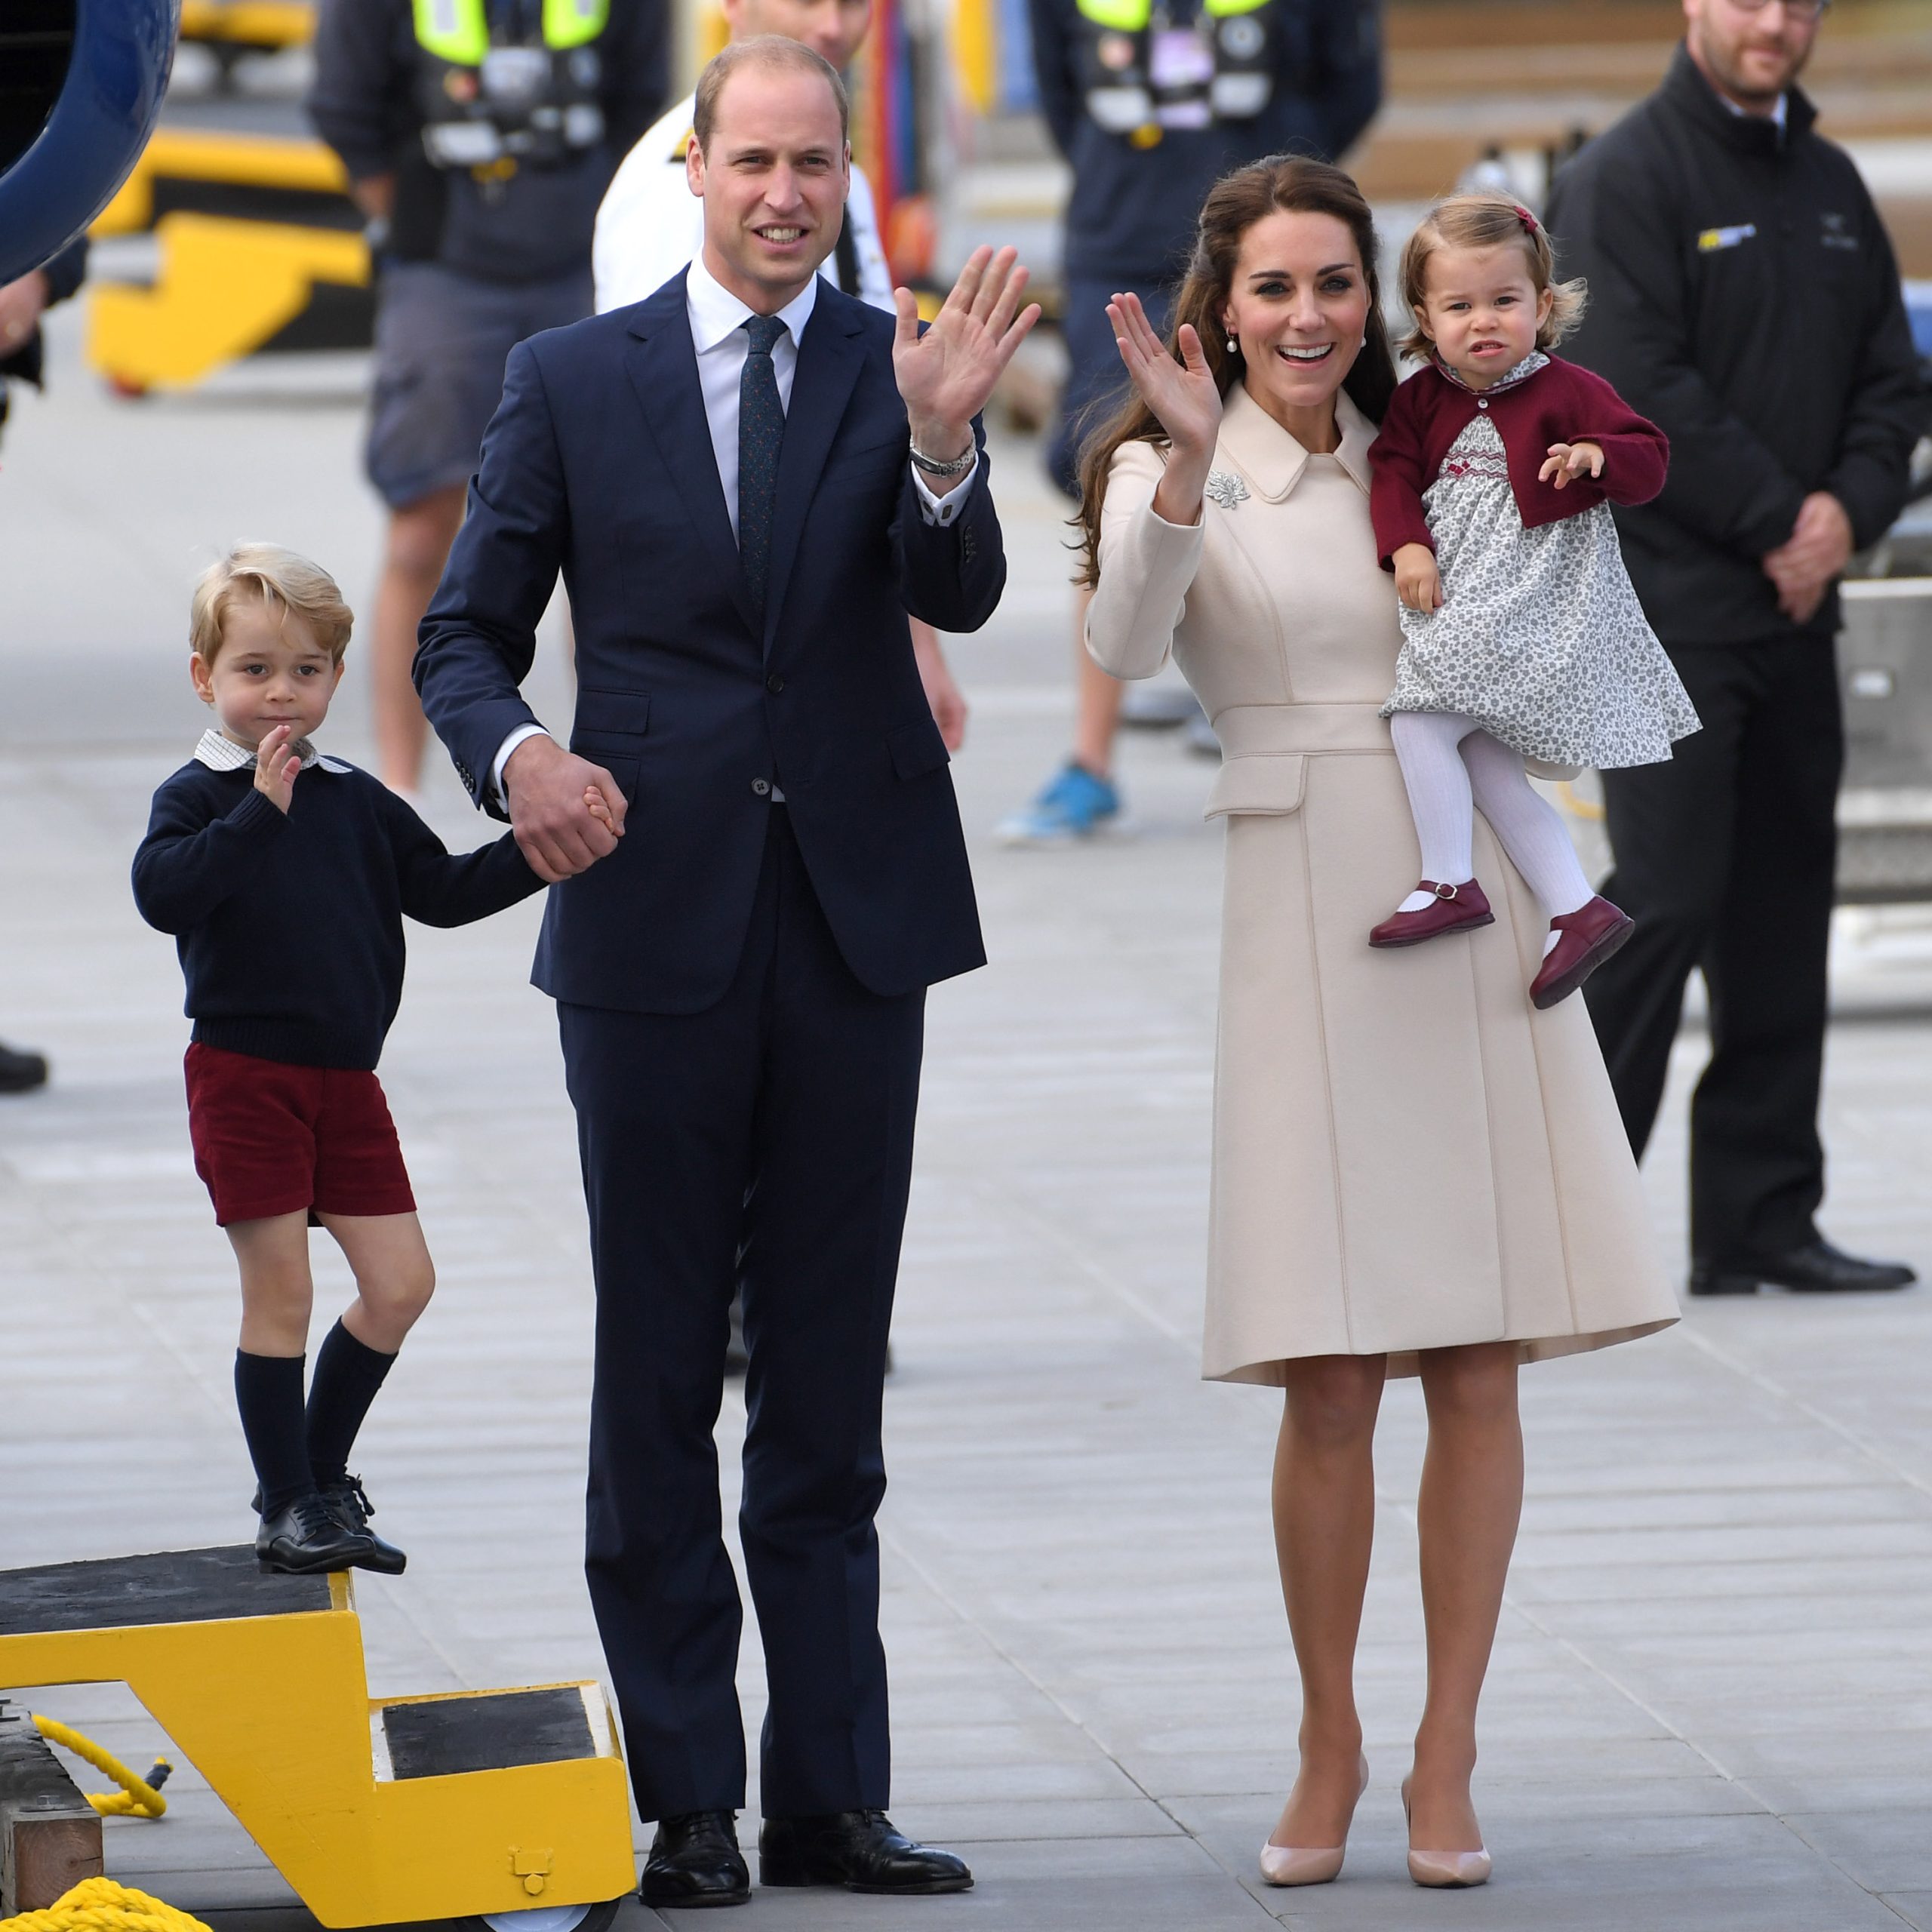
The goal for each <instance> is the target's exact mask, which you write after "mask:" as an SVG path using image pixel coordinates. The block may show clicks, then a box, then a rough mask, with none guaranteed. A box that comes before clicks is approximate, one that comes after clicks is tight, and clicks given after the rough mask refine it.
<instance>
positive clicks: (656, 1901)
mask: <svg viewBox="0 0 1932 1932" xmlns="http://www.w3.org/2000/svg"><path fill="white" fill-rule="evenodd" d="M637 1892H638V1897H639V1898H641V1900H643V1901H644V1903H645V1904H646V1905H648V1906H654V1907H655V1908H657V1909H664V1908H666V1907H671V1906H706V1905H748V1904H749V1903H750V1902H751V1896H752V1875H751V1873H750V1872H749V1871H748V1870H747V1869H746V1866H745V1855H744V1854H743V1852H741V1851H740V1850H739V1849H738V1821H737V1817H736V1815H735V1814H733V1813H731V1812H729V1811H687V1812H685V1813H684V1814H682V1815H681V1817H675V1818H665V1819H661V1820H660V1821H659V1823H658V1826H657V1835H656V1836H654V1838H652V1839H651V1856H650V1857H648V1858H647V1859H646V1860H645V1861H644V1881H643V1883H642V1884H640V1885H639V1886H638V1888H637Z"/></svg>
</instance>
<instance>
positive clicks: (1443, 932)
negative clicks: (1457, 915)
mask: <svg viewBox="0 0 1932 1932" xmlns="http://www.w3.org/2000/svg"><path fill="white" fill-rule="evenodd" d="M1495 923H1496V915H1495V914H1494V912H1484V913H1483V914H1482V915H1481V916H1480V917H1479V918H1473V919H1458V920H1457V921H1456V923H1455V924H1454V925H1453V926H1438V927H1437V928H1435V931H1433V932H1428V933H1416V934H1412V935H1411V936H1409V937H1404V938H1401V939H1377V938H1376V937H1374V934H1371V935H1370V937H1369V941H1368V943H1369V944H1370V945H1371V946H1374V947H1376V948H1377V949H1378V950H1379V951H1381V952H1392V951H1393V950H1394V949H1395V948H1396V947H1397V946H1426V945H1427V944H1428V943H1429V941H1430V940H1432V939H1447V937H1449V935H1450V934H1451V933H1472V932H1474V931H1475V930H1476V928H1478V926H1493V925H1494V924H1495Z"/></svg>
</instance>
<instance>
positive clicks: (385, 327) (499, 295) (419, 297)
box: [365, 262, 592, 509]
mask: <svg viewBox="0 0 1932 1932" xmlns="http://www.w3.org/2000/svg"><path fill="white" fill-rule="evenodd" d="M591 309H592V296H591V285H590V270H589V268H588V267H587V266H586V268H585V269H583V271H582V272H581V273H578V274H572V275H565V276H561V277H560V278H558V279H557V280H555V281H534V282H526V283H515V282H498V281H478V279H476V278H475V277H474V276H471V275H458V274H457V273H456V272H454V270H453V269H446V268H445V267H443V266H441V263H436V262H395V263H391V264H390V265H389V266H388V267H387V268H386V269H384V270H383V275H382V281H381V284H380V287H379V288H378V290H377V308H376V383H375V391H374V395H373V396H372V398H371V402H370V408H369V441H368V450H367V452H366V454H365V464H366V466H367V468H368V472H369V481H371V483H373V484H374V485H375V486H376V488H377V491H379V492H380V494H381V496H382V497H383V501H384V502H385V503H387V504H388V505H389V507H390V509H406V508H407V507H408V506H409V505H410V504H411V503H420V501H421V500H423V498H424V497H427V496H429V495H432V494H433V493H434V492H435V491H438V490H446V489H448V488H450V487H451V485H459V484H463V483H466V482H467V481H469V478H470V475H471V473H472V472H473V471H474V470H475V467H476V457H477V453H478V451H480V450H481V448H482V446H483V432H484V430H485V429H487V428H488V426H489V422H490V418H491V417H492V416H494V414H496V411H497V403H498V402H499V401H500V400H501V399H502V396H503V364H504V362H505V361H506V359H507V358H508V357H509V352H510V351H511V350H512V349H514V348H515V346H516V345H517V344H518V343H520V342H521V341H522V340H523V339H524V337H526V336H531V335H534V334H537V331H539V330H540V329H552V328H560V327H561V325H563V324H565V322H574V321H580V319H581V318H583V317H584V316H586V315H589V313H590V312H591Z"/></svg>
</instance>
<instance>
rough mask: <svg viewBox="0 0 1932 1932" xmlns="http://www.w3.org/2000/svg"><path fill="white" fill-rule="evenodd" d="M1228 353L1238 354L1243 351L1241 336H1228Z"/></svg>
mask: <svg viewBox="0 0 1932 1932" xmlns="http://www.w3.org/2000/svg"><path fill="white" fill-rule="evenodd" d="M1228 353H1229V355H1239V354H1240V353H1241V337H1239V336H1238V335H1231V336H1229V337H1228Z"/></svg>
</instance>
